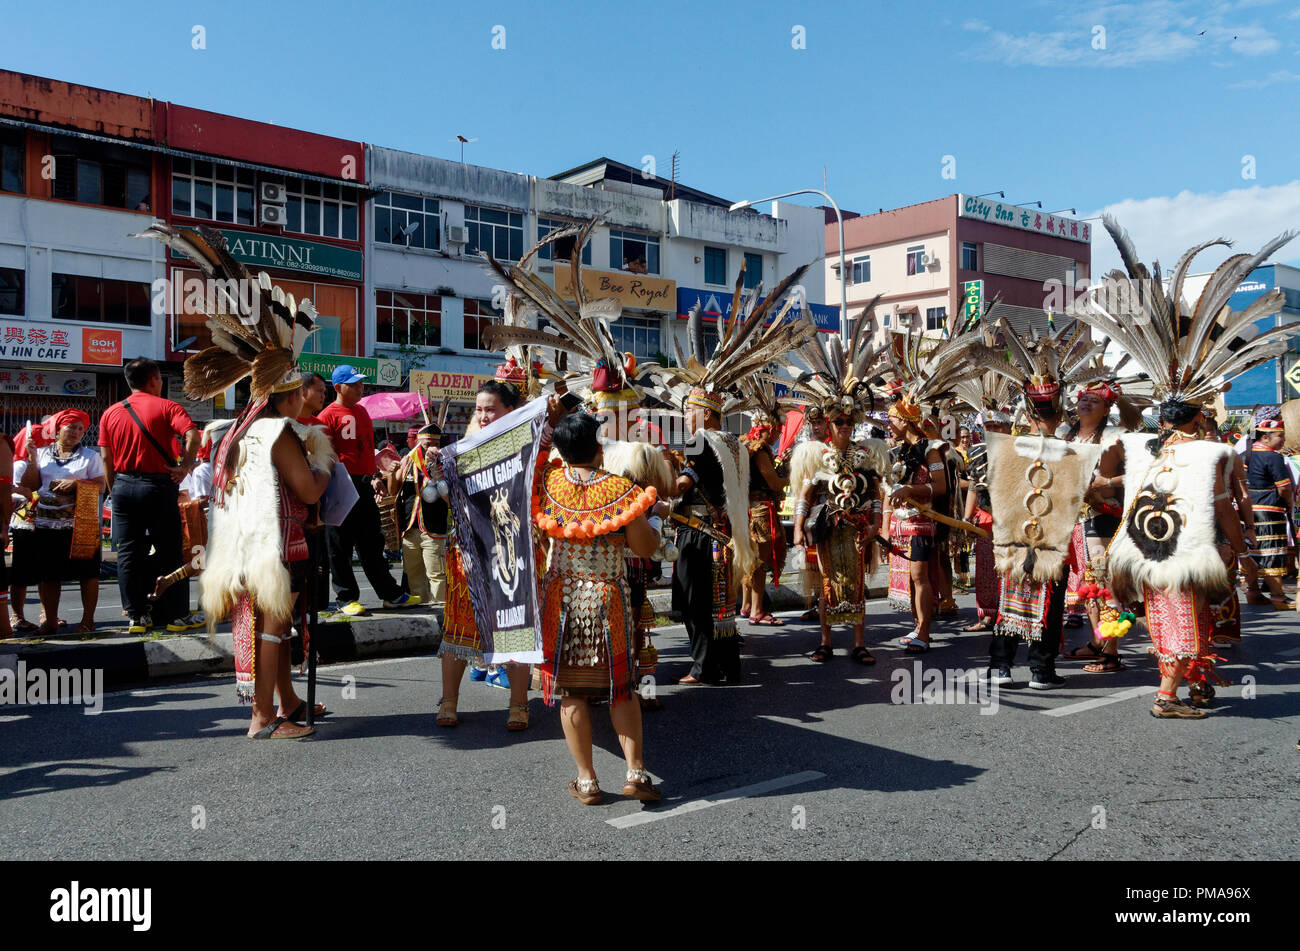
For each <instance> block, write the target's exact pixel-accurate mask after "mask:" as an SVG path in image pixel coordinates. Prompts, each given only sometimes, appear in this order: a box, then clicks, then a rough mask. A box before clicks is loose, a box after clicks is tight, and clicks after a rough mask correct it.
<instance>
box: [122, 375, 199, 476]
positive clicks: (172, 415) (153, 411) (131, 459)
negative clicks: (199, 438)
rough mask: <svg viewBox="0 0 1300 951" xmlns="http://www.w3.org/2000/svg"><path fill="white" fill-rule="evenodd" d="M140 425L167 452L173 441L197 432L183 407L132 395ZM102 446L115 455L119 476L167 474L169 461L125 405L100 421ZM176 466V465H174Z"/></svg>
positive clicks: (169, 402) (128, 399)
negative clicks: (190, 432)
mask: <svg viewBox="0 0 1300 951" xmlns="http://www.w3.org/2000/svg"><path fill="white" fill-rule="evenodd" d="M127 401H128V402H130V404H131V408H132V409H133V410H135V414H136V415H137V416H139V417H140V422H141V423H143V424H144V427H145V429H147V430H149V433H150V434H151V435H152V436H153V438H154V439H156V440H158V445H160V446H162V447H163V449H167V448H168V447H169V446H171V445H172V440H173V439H175V438H177V437H181V438H182V439H183V438H184V436H185V434H186V433H188V432H189V431H190V430H191V429H197V428H198V427H197V426H195V425H194V420H192V419H190V414H189V413H187V412H185V410H184V409H183V408H182V407H181V405H180V404H179V403H174V402H172V401H171V400H165V399H163V398H162V397H161V396H154V395H152V394H150V393H132V394H131V395H130V396H128V397H127ZM99 444H100V445H101V446H107V447H108V449H109V450H110V451H111V453H112V461H113V470H114V471H115V472H146V473H153V474H157V475H162V474H164V473H166V471H167V460H165V459H163V457H162V453H160V452H159V451H158V450H157V449H156V448H155V447H154V445H153V443H151V442H149V440H148V439H146V438H145V435H144V433H142V432H140V427H139V426H137V425H136V424H135V420H133V419H132V418H131V414H130V413H128V412H127V411H126V408H125V407H124V406H123V405H122V404H121V403H114V404H113V405H112V406H110V407H109V408H108V409H107V410H105V411H104V415H103V416H101V417H100V420H99ZM173 464H174V463H173Z"/></svg>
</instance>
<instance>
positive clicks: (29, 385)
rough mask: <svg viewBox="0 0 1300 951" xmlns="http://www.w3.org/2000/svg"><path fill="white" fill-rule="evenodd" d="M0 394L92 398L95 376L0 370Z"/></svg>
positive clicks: (41, 371) (42, 371)
mask: <svg viewBox="0 0 1300 951" xmlns="http://www.w3.org/2000/svg"><path fill="white" fill-rule="evenodd" d="M0 393H35V394H39V395H42V396H94V395H95V374H93V373H58V372H53V371H46V370H21V369H8V368H0Z"/></svg>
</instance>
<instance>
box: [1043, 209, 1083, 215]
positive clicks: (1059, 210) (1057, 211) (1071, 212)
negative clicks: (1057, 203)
mask: <svg viewBox="0 0 1300 951" xmlns="http://www.w3.org/2000/svg"><path fill="white" fill-rule="evenodd" d="M1062 211H1068V212H1069V213H1070V214H1072V215H1077V214H1078V212H1077V211H1075V210H1074V209H1073V208H1060V209H1057V210H1056V211H1049V212H1048V214H1049V215H1059V214H1060V213H1061V212H1062Z"/></svg>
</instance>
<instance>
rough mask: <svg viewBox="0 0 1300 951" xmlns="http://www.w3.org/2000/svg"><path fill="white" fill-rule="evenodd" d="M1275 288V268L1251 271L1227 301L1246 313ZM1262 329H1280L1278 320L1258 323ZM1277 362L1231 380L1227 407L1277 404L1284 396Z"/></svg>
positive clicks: (1275, 318)
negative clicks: (1253, 304)
mask: <svg viewBox="0 0 1300 951" xmlns="http://www.w3.org/2000/svg"><path fill="white" fill-rule="evenodd" d="M1272 289H1273V266H1272V265H1271V264H1266V265H1264V266H1263V267H1257V268H1255V270H1253V271H1251V272H1250V274H1249V275H1248V276H1247V277H1246V279H1245V280H1244V281H1242V282H1241V284H1240V285H1239V286H1238V287H1237V290H1236V292H1235V293H1234V294H1233V295H1232V296H1231V297H1229V298H1228V306H1229V307H1231V308H1232V309H1233V310H1238V311H1240V310H1245V309H1246V308H1247V307H1249V306H1250V305H1251V304H1252V303H1254V302H1255V301H1256V300H1257V299H1258V298H1259V297H1260V296H1261V295H1263V294H1265V293H1267V292H1268V291H1270V290H1272ZM1255 326H1257V327H1258V328H1259V329H1260V330H1268V329H1270V328H1272V327H1276V326H1277V317H1275V316H1274V317H1264V318H1262V319H1260V320H1257V321H1256V322H1255ZM1277 370H1278V367H1277V361H1276V360H1269V361H1268V362H1267V363H1261V364H1260V365H1259V366H1257V367H1255V368H1254V369H1253V370H1247V371H1246V372H1245V373H1243V374H1242V375H1241V376H1239V377H1237V378H1236V379H1235V380H1233V381H1232V388H1231V389H1229V390H1228V392H1227V393H1225V394H1223V402H1224V405H1225V406H1226V407H1229V408H1234V407H1242V406H1260V405H1266V404H1268V405H1271V404H1276V403H1278V402H1279V401H1280V399H1285V398H1286V397H1285V395H1283V394H1279V393H1278V374H1277Z"/></svg>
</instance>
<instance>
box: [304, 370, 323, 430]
mask: <svg viewBox="0 0 1300 951" xmlns="http://www.w3.org/2000/svg"><path fill="white" fill-rule="evenodd" d="M328 399H329V389H328V388H327V387H326V386H325V381H324V380H323V379H322V378H321V377H319V376H317V375H316V374H315V373H312V372H310V371H304V372H303V374H302V415H301V416H300V417H298V422H300V423H302V424H303V425H304V426H324V425H325V424H324V423H322V422H321V421H320V412H321V410H323V409H324V408H325V403H326V401H327V400H328Z"/></svg>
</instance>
